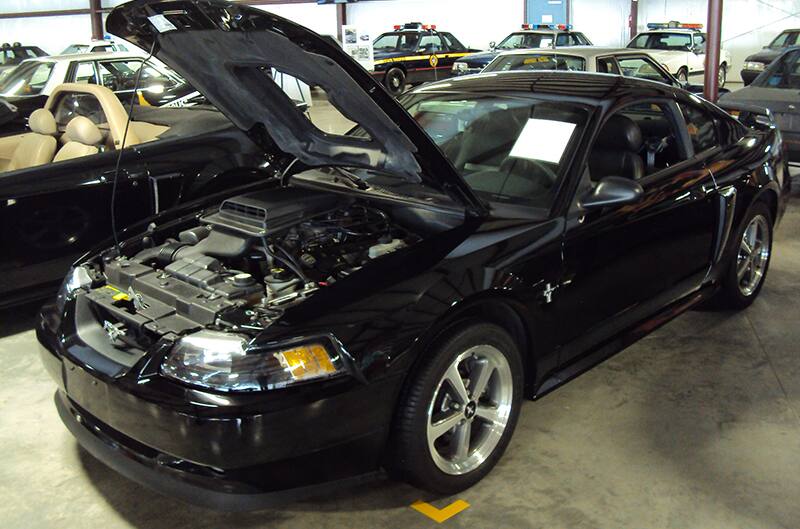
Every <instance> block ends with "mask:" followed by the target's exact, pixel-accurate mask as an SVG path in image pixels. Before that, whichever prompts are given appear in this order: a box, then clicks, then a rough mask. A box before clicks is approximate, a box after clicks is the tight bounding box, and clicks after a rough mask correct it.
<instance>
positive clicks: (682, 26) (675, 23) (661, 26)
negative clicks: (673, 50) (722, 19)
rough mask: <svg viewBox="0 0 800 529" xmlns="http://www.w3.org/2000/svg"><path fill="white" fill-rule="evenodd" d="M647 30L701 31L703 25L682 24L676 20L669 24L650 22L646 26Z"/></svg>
mask: <svg viewBox="0 0 800 529" xmlns="http://www.w3.org/2000/svg"><path fill="white" fill-rule="evenodd" d="M647 29H694V30H696V31H700V30H701V29H703V24H682V23H681V22H678V21H677V20H671V21H670V22H650V23H649V24H647Z"/></svg>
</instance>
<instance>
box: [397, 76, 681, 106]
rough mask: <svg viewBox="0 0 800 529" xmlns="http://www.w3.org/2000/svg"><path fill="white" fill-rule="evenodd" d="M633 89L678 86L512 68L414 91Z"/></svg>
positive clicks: (565, 93)
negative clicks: (511, 69)
mask: <svg viewBox="0 0 800 529" xmlns="http://www.w3.org/2000/svg"><path fill="white" fill-rule="evenodd" d="M632 90H640V91H641V92H642V94H643V95H645V94H646V95H648V96H654V97H663V96H667V97H671V96H672V95H674V94H675V93H676V89H675V88H673V87H671V86H668V85H665V84H663V83H659V82H656V81H648V80H644V79H636V78H633V77H624V76H621V75H613V74H605V73H587V72H564V71H541V70H526V71H510V72H489V73H484V74H476V75H467V76H464V77H451V78H450V79H445V80H442V81H437V82H435V83H430V84H426V85H422V86H420V87H419V88H416V89H414V90H413V91H412V93H426V92H437V91H441V92H467V93H468V92H475V93H479V94H481V95H485V94H487V93H492V92H495V93H509V92H519V93H522V92H526V93H531V92H533V93H537V94H547V95H554V96H559V97H562V98H564V99H570V98H575V99H581V100H582V101H587V100H594V103H595V104H599V103H600V102H601V101H610V100H616V99H619V98H621V97H623V96H629V95H630V93H631V91H632Z"/></svg>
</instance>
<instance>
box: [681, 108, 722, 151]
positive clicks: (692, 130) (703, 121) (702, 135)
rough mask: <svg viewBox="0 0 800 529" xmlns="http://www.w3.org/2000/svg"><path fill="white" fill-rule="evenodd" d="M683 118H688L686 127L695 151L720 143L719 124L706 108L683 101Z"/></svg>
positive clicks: (705, 149) (711, 147)
mask: <svg viewBox="0 0 800 529" xmlns="http://www.w3.org/2000/svg"><path fill="white" fill-rule="evenodd" d="M679 106H680V108H681V112H682V113H683V119H684V120H686V129H687V130H688V131H689V137H690V138H691V139H692V147H694V152H695V153H700V152H703V151H707V150H709V149H713V148H714V147H717V146H718V145H719V138H718V137H717V126H716V123H715V121H714V118H713V116H711V115H710V114H709V113H708V112H706V111H705V110H703V109H701V108H699V107H695V106H693V105H685V104H683V103H681V104H680V105H679Z"/></svg>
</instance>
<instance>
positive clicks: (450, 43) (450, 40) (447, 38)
mask: <svg viewBox="0 0 800 529" xmlns="http://www.w3.org/2000/svg"><path fill="white" fill-rule="evenodd" d="M439 35H441V36H442V39H443V40H444V42H445V44H447V47H448V48H450V51H466V50H467V47H466V46H464V45H463V44H461V42H460V41H459V40H458V39H457V38H455V37H454V36H453V34H452V33H439Z"/></svg>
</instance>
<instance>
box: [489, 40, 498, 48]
mask: <svg viewBox="0 0 800 529" xmlns="http://www.w3.org/2000/svg"><path fill="white" fill-rule="evenodd" d="M496 47H497V43H496V42H495V41H492V42H490V43H489V49H490V50H494V49H495V48H496Z"/></svg>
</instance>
